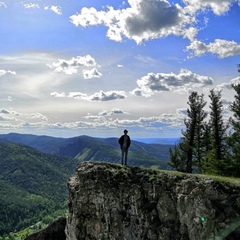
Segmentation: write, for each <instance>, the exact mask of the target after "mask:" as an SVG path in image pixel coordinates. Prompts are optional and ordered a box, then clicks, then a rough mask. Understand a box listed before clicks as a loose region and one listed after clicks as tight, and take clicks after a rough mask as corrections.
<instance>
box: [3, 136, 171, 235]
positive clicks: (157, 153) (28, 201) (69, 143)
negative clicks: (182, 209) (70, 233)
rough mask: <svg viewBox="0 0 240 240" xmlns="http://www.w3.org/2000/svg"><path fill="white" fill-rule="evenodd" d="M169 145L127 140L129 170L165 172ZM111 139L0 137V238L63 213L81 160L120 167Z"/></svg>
mask: <svg viewBox="0 0 240 240" xmlns="http://www.w3.org/2000/svg"><path fill="white" fill-rule="evenodd" d="M170 147H172V145H162V144H146V143H143V142H138V141H134V140H133V141H132V144H131V147H130V152H129V165H134V166H143V167H153V166H154V167H157V168H160V169H170V167H169V166H168V164H167V162H168V161H169V148H170ZM120 160H121V153H120V149H119V145H118V139H117V138H94V137H89V136H79V137H73V138H56V137H50V136H37V135H31V134H17V133H9V134H1V135H0V169H1V172H0V198H1V200H2V201H1V202H0V209H1V210H0V236H2V235H3V234H9V233H10V232H14V231H19V230H20V229H22V228H25V227H26V226H29V225H31V224H33V223H36V222H37V221H40V220H42V219H43V218H44V217H47V216H48V215H51V214H52V213H53V212H55V211H57V210H59V209H66V205H67V198H68V197H67V195H68V193H67V181H68V178H69V177H70V176H72V175H73V174H74V171H75V168H76V166H77V164H78V163H79V162H82V161H103V162H111V163H120Z"/></svg>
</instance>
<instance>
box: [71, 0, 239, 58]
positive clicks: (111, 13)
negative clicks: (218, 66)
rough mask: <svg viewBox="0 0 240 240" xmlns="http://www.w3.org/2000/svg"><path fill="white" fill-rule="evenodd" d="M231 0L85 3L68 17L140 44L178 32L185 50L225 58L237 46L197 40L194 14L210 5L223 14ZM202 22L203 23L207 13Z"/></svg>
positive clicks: (210, 7) (231, 54) (109, 34)
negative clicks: (98, 5) (112, 4)
mask: <svg viewBox="0 0 240 240" xmlns="http://www.w3.org/2000/svg"><path fill="white" fill-rule="evenodd" d="M234 2H237V0H218V1H216V0H183V4H184V6H180V5H179V4H170V3H169V1H167V0H128V5H126V4H124V5H123V6H126V8H121V9H114V8H113V7H109V6H108V7H107V8H106V9H105V10H99V11H98V10H97V9H95V8H93V7H91V8H86V7H84V8H82V9H81V10H80V12H79V13H76V14H74V15H72V16H71V17H70V21H71V22H72V23H73V24H74V25H76V26H82V27H88V26H97V25H105V26H106V27H107V28H108V30H107V33H106V35H107V37H108V38H109V39H111V40H114V41H119V42H120V41H122V40H123V39H124V38H125V37H126V38H128V39H132V40H134V41H135V42H136V43H137V44H141V43H142V42H144V41H148V40H151V39H156V38H162V37H166V36H169V35H175V36H181V37H183V38H187V39H189V40H190V46H188V47H187V50H190V51H191V53H192V56H194V55H196V56H200V55H202V54H204V53H206V52H209V53H212V54H216V55H218V56H219V58H225V57H228V56H234V55H238V54H240V53H239V52H240V46H239V45H238V44H237V43H236V42H233V41H226V40H220V39H216V40H215V41H214V42H213V43H210V44H205V43H203V42H201V41H198V40H196V36H197V33H198V31H199V29H198V28H199V26H198V24H199V20H198V19H197V17H198V12H200V11H201V12H202V13H204V12H206V13H207V12H208V10H209V9H211V10H212V11H213V13H214V14H216V15H222V14H224V13H226V12H227V11H229V9H230V7H231V6H232V4H233V3H234ZM238 3H239V1H238ZM204 23H205V26H204V27H206V25H207V23H208V20H207V18H206V17H205V21H204Z"/></svg>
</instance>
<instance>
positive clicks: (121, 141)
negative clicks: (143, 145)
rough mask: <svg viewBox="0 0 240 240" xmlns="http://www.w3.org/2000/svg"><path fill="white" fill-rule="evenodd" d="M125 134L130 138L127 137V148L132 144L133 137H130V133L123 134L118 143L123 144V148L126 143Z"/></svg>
mask: <svg viewBox="0 0 240 240" xmlns="http://www.w3.org/2000/svg"><path fill="white" fill-rule="evenodd" d="M124 136H127V137H128V138H127V148H129V147H130V145H131V139H130V137H129V136H128V135H122V136H121V137H120V138H119V140H118V143H119V144H120V146H121V148H122V147H123V143H124Z"/></svg>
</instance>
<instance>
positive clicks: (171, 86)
mask: <svg viewBox="0 0 240 240" xmlns="http://www.w3.org/2000/svg"><path fill="white" fill-rule="evenodd" d="M0 16H1V23H0V32H1V38H0V46H1V48H0V91H1V94H0V103H1V106H0V129H1V133H9V132H18V133H31V134H39V135H43V134H45V135H51V136H59V137H71V136H79V135H83V134H85V135H89V136H98V137H118V136H120V135H121V134H122V132H123V130H124V129H125V128H126V129H128V130H129V135H130V136H131V137H133V138H138V137H158V138H161V137H179V136H181V129H184V124H183V122H184V118H185V117H186V115H185V114H186V109H187V107H188V105H187V101H188V96H189V94H190V93H191V91H198V92H199V94H201V93H203V94H204V96H205V100H206V101H208V104H209V97H208V95H209V91H210V90H211V89H216V90H221V91H222V100H223V102H224V113H225V115H224V116H225V119H226V120H227V119H228V117H229V116H230V114H231V113H230V112H229V104H230V103H231V101H233V96H234V92H233V90H232V89H231V88H230V85H231V84H232V83H235V82H238V80H239V74H238V72H237V66H236V64H238V63H240V25H239V22H240V21H239V20H240V1H239V0H218V1H216V0H182V1H174V0H172V1H167V0H129V1H117V0H115V1H109V0H102V1H99V0H86V1H77V0H75V1H74V0H61V1H59V0H56V1H51V0H48V1H45V0H38V1H37V0H36V1H25V0H24V1H14V0H8V1H3V0H0ZM206 111H208V105H207V106H206Z"/></svg>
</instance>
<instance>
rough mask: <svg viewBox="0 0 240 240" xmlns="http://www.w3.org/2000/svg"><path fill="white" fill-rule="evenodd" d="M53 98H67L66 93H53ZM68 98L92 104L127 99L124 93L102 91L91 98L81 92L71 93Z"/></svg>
mask: <svg viewBox="0 0 240 240" xmlns="http://www.w3.org/2000/svg"><path fill="white" fill-rule="evenodd" d="M51 96H52V97H66V95H65V93H57V92H53V93H51ZM67 97H69V98H74V99H76V100H85V101H90V102H105V101H112V100H118V99H125V98H126V95H125V92H124V91H107V92H104V91H100V92H96V93H94V94H92V95H89V96H88V95H87V94H85V93H81V92H70V93H69V94H68V96H67Z"/></svg>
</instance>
